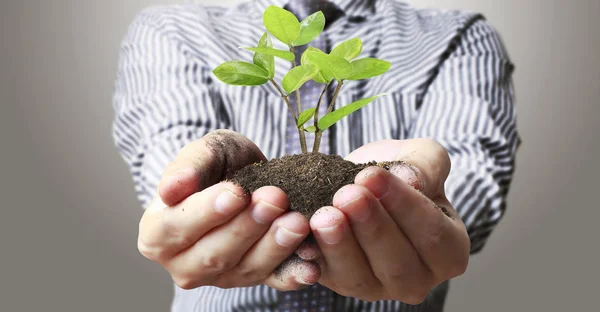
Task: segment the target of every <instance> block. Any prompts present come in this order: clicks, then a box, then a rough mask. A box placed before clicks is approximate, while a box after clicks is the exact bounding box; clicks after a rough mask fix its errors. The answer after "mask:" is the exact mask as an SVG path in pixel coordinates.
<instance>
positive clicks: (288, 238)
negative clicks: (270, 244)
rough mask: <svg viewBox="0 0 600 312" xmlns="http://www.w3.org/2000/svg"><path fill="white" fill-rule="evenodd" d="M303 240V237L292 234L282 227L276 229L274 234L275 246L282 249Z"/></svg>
mask: <svg viewBox="0 0 600 312" xmlns="http://www.w3.org/2000/svg"><path fill="white" fill-rule="evenodd" d="M303 238H304V235H302V234H298V233H294V232H292V231H290V230H288V229H286V228H284V227H282V226H280V227H279V228H277V232H275V241H276V242H277V244H279V245H281V246H283V247H290V246H292V245H295V244H298V243H300V241H301V240H302V239H303Z"/></svg>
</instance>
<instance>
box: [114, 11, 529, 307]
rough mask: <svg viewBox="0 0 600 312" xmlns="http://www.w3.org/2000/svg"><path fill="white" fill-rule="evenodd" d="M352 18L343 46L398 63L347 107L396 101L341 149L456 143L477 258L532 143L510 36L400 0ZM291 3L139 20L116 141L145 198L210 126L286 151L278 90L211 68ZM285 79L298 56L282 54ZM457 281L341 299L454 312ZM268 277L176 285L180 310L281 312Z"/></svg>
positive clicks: (123, 78) (356, 87)
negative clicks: (242, 83) (522, 132)
mask: <svg viewBox="0 0 600 312" xmlns="http://www.w3.org/2000/svg"><path fill="white" fill-rule="evenodd" d="M334 2H335V3H336V4H337V5H338V6H339V7H340V8H341V9H343V10H344V12H345V14H346V16H345V17H343V18H340V19H339V20H337V21H336V22H335V23H334V24H332V25H331V26H330V27H329V28H328V29H327V36H328V38H329V39H331V41H332V42H334V43H335V42H341V41H343V40H346V39H349V38H352V37H357V36H358V37H360V38H361V39H362V40H363V44H364V48H363V53H362V56H363V57H366V56H373V57H378V58H381V59H385V60H389V61H391V62H392V68H391V69H390V71H389V72H388V73H386V74H385V75H383V76H380V77H376V78H374V79H371V80H367V81H351V82H347V84H346V85H345V86H344V90H343V92H342V94H341V95H340V97H339V99H338V101H337V107H340V106H342V105H345V104H348V103H350V102H352V101H354V100H357V99H360V98H363V97H367V96H370V95H374V94H377V93H381V92H388V93H391V95H390V96H387V97H383V98H380V99H378V100H377V101H376V102H374V103H373V104H370V105H369V106H367V107H365V108H364V109H362V110H360V111H358V112H357V113H354V114H353V115H351V116H349V117H347V118H345V119H343V120H342V121H341V122H339V123H338V124H337V125H336V126H335V127H334V129H333V131H331V134H330V135H331V136H332V137H334V138H335V140H331V141H330V142H331V143H332V144H331V145H330V152H331V153H337V154H340V155H342V156H344V155H347V154H348V153H350V152H351V151H352V150H354V149H356V148H358V147H360V146H362V145H364V144H366V143H368V142H371V141H376V140H382V139H407V138H417V137H428V138H432V139H434V140H436V141H438V142H440V143H441V144H442V145H443V146H445V147H446V149H447V150H448V152H449V154H450V158H451V160H452V170H451V173H450V176H449V178H448V181H447V183H446V192H447V195H448V198H449V199H450V201H451V202H452V203H453V204H454V206H455V207H456V209H457V210H458V212H459V214H460V216H461V217H462V218H463V220H464V222H465V224H466V226H467V229H468V232H469V235H470V238H471V243H472V250H471V251H472V253H475V252H478V251H479V250H481V248H482V247H483V245H484V243H485V241H486V239H487V238H488V236H489V235H490V233H491V232H492V230H493V228H494V227H495V225H496V224H497V223H498V221H499V220H500V218H501V217H502V215H503V214H504V211H505V205H506V195H507V192H508V189H509V185H510V182H511V178H512V173H513V170H514V158H515V152H516V149H517V146H518V145H519V142H520V139H519V136H518V133H517V129H516V120H515V110H514V93H513V86H512V80H511V75H512V71H513V65H512V64H511V62H510V60H509V58H508V56H507V54H506V52H505V50H504V48H503V46H502V44H501V41H500V38H499V36H498V35H497V33H496V32H495V31H494V30H493V28H492V27H491V26H490V25H488V24H487V23H486V22H485V20H484V18H483V17H482V16H481V15H478V14H472V13H466V12H460V11H440V10H423V9H415V8H413V7H411V6H410V5H408V4H405V3H401V2H397V1H394V0H378V1H374V0H371V1H368V0H352V1H351V0H340V1H334ZM285 3H286V1H285V0H275V1H267V0H257V1H253V2H247V3H242V4H239V5H238V6H236V7H235V8H232V9H223V8H213V7H204V6H202V5H199V4H189V5H177V6H166V7H154V8H150V9H147V10H144V11H143V12H142V13H141V14H140V15H139V16H138V17H137V18H136V20H135V21H134V22H133V24H132V25H131V27H130V29H129V32H128V33H127V35H126V36H125V38H124V41H123V44H122V49H121V60H120V63H119V71H118V79H117V83H116V93H115V96H114V109H115V112H116V117H115V121H114V128H113V129H114V138H115V141H116V145H117V147H118V149H119V151H120V152H121V154H122V156H123V157H124V159H125V161H126V162H127V163H128V164H129V166H130V169H131V173H132V176H133V180H134V182H135V189H136V193H137V196H138V198H139V200H140V201H141V203H142V204H143V205H146V204H147V203H148V202H149V201H150V200H151V198H152V197H154V196H155V190H156V186H157V184H158V182H159V179H160V176H161V173H162V170H163V168H164V167H165V166H166V164H167V163H168V162H169V161H170V160H172V159H173V158H174V157H175V155H176V154H177V152H178V151H179V149H180V148H181V147H182V146H183V145H184V144H186V143H187V142H190V141H192V140H196V139H198V138H200V137H202V136H203V135H205V134H206V133H208V132H209V131H212V130H215V129H219V128H228V129H232V130H235V131H237V132H240V133H242V134H244V135H245V136H247V137H248V138H250V139H251V140H252V141H254V142H255V143H256V144H257V145H258V146H259V147H260V148H261V150H262V151H263V152H264V153H265V155H266V156H267V157H268V158H272V157H279V156H282V155H283V154H284V153H285V145H286V144H285V141H286V127H287V121H288V118H287V113H288V112H287V108H286V107H285V105H283V103H282V102H281V97H280V96H279V95H278V93H277V91H276V90H275V89H274V88H273V87H272V86H270V85H264V86H261V87H234V86H228V85H225V84H223V83H221V82H220V81H218V80H216V79H215V78H214V77H212V74H211V71H212V69H213V68H215V67H216V66H218V65H219V64H220V63H222V62H224V61H227V60H232V59H242V60H248V61H251V57H252V54H251V53H248V52H246V51H241V50H240V49H238V47H239V46H254V45H255V44H256V41H257V39H258V38H260V36H261V34H262V33H263V32H264V27H263V25H262V18H261V15H262V12H263V11H264V9H265V8H266V7H267V6H268V5H270V4H275V5H278V6H284V5H285ZM277 62H278V63H277V73H276V80H278V81H280V80H281V78H282V77H283V75H284V74H285V72H287V70H288V69H289V66H290V65H289V64H288V63H287V62H285V61H283V60H278V61H277ZM447 288H448V283H444V284H442V285H440V286H439V287H438V288H436V289H435V290H434V291H433V292H432V293H431V294H430V296H429V297H428V299H427V300H426V301H425V302H424V303H423V304H421V305H418V306H409V305H405V304H403V303H400V302H393V301H381V302H374V303H367V302H361V301H359V300H356V299H353V298H338V299H336V300H338V302H337V303H336V307H337V310H339V311H442V307H443V302H444V298H445V295H446V292H447ZM276 305H277V291H275V290H273V289H270V288H268V287H267V286H264V285H262V286H257V287H252V288H235V289H219V288H215V287H201V288H198V289H195V290H190V291H184V290H181V289H179V288H177V287H176V292H175V298H174V301H173V311H202V312H218V311H276V308H275V307H276Z"/></svg>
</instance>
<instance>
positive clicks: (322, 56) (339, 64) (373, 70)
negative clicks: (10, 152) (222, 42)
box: [213, 6, 391, 153]
mask: <svg viewBox="0 0 600 312" xmlns="http://www.w3.org/2000/svg"><path fill="white" fill-rule="evenodd" d="M263 23H264V25H265V28H266V29H267V31H268V33H264V34H263V35H262V37H261V38H260V40H259V41H258V44H257V46H256V47H245V48H244V49H246V50H249V51H252V52H254V58H253V62H252V63H249V62H245V61H228V62H225V63H223V64H221V65H219V66H218V67H217V68H215V69H214V70H213V73H214V75H215V76H216V77H217V78H218V79H219V80H221V81H222V82H224V83H227V84H230V85H235V86H258V85H262V84H265V83H268V82H270V83H272V84H273V85H274V86H275V88H276V89H277V91H278V92H279V93H280V94H281V97H282V98H283V100H284V102H285V104H286V105H287V107H288V109H289V111H290V114H291V115H292V117H293V118H294V121H295V122H296V126H297V127H298V133H299V135H300V146H301V148H302V153H307V152H308V148H307V146H306V138H305V135H304V132H312V133H315V142H314V146H313V149H312V151H313V152H318V151H319V147H320V144H321V137H322V135H323V131H325V130H327V129H328V128H329V127H331V126H332V125H334V124H335V123H336V122H338V121H339V120H341V119H342V118H344V117H346V116H348V115H349V114H351V113H353V112H355V111H357V110H359V109H361V108H362V107H364V106H365V105H367V104H369V103H371V102H373V101H374V100H376V99H377V98H378V97H380V96H382V95H384V94H378V95H375V96H372V97H369V98H365V99H362V100H358V101H356V102H353V103H351V104H348V105H345V106H343V107H341V108H339V109H337V110H335V111H333V108H334V106H335V101H336V99H337V97H338V94H339V93H340V90H341V88H342V86H343V85H344V81H346V80H362V79H369V78H372V77H375V76H379V75H382V74H384V73H385V72H387V71H388V70H389V69H390V66H391V64H390V62H387V61H384V60H380V59H376V58H361V59H355V58H356V57H358V56H359V54H360V53H361V51H362V41H361V40H360V38H352V39H349V40H346V41H344V42H342V43H340V44H338V45H336V46H335V47H334V48H333V49H332V50H331V53H329V54H327V53H324V52H323V51H321V50H319V49H317V48H314V47H310V46H309V47H307V49H306V51H305V52H304V53H303V54H302V57H301V64H296V59H295V55H294V47H297V46H302V45H306V44H309V43H310V42H311V41H313V40H314V39H315V38H317V37H318V36H319V35H320V34H321V32H322V31H323V28H324V27H325V16H324V15H323V13H322V12H321V11H319V12H316V13H314V14H312V15H310V16H308V17H307V18H305V19H304V20H302V22H299V21H298V19H297V18H296V16H294V14H292V13H291V12H289V11H287V10H285V9H282V8H279V7H277V6H269V7H268V8H267V9H266V10H265V12H264V14H263ZM269 33H270V35H272V36H273V37H275V38H276V39H277V40H279V41H281V42H282V43H284V44H285V45H287V46H288V47H289V51H286V50H279V49H275V48H273V43H272V41H271V37H270V35H269ZM275 57H278V58H281V59H284V60H287V61H289V62H292V69H291V70H290V71H289V72H288V73H287V74H286V75H285V76H284V77H283V79H282V81H281V84H278V83H277V82H276V81H275V80H274V76H275ZM310 80H314V81H315V82H317V83H319V84H323V91H322V92H321V96H320V97H319V101H318V102H317V104H316V107H314V108H309V109H307V110H304V111H303V110H302V103H301V102H300V87H302V85H303V84H304V83H306V82H307V81H310ZM334 80H335V83H337V86H336V88H335V91H334V93H333V97H332V99H331V101H330V103H329V106H328V108H327V113H326V114H325V116H323V117H321V118H319V107H320V106H321V101H322V99H323V95H324V94H325V92H326V91H327V88H328V87H329V85H331V84H332V83H333V81H334ZM292 93H295V96H296V105H297V110H296V111H294V109H293V108H292V105H291V104H290V101H289V96H290V94H292ZM311 118H312V119H313V120H314V123H313V124H312V125H308V126H307V123H308V121H309V120H310V119H311Z"/></svg>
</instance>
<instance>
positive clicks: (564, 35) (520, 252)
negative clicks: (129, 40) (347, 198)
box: [0, 0, 600, 311]
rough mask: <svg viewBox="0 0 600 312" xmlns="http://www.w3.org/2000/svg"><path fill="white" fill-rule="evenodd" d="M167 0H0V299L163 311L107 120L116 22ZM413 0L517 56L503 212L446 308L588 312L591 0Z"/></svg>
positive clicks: (593, 101)
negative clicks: (466, 16) (481, 30)
mask: <svg viewBox="0 0 600 312" xmlns="http://www.w3.org/2000/svg"><path fill="white" fill-rule="evenodd" d="M176 2H179V1H150V0H135V1H134V0H130V1H117V0H104V1H85V0H71V1H68V0H53V1H41V0H38V1H34V0H14V1H10V0H8V1H7V0H2V1H1V2H0V105H1V112H0V140H1V141H0V142H1V145H0V157H1V160H2V161H0V174H1V178H0V200H1V202H2V210H1V215H0V255H1V256H0V311H167V309H168V306H169V301H170V299H171V291H172V288H171V284H170V281H169V278H168V275H167V274H166V273H164V272H163V271H162V269H161V268H160V267H159V266H158V265H154V264H152V263H150V262H149V261H147V260H145V259H144V258H143V257H141V256H140V255H138V253H137V250H136V247H135V246H136V244H135V241H136V235H137V223H138V220H139V217H140V216H141V213H142V211H141V209H140V207H139V205H138V203H137V202H136V200H135V199H134V194H133V187H132V183H131V182H130V181H131V180H130V177H129V175H128V172H127V169H126V166H125V164H124V163H123V162H122V161H121V159H120V157H119V156H118V155H117V153H116V151H115V149H114V148H113V143H112V139H111V135H110V125H111V118H112V109H111V93H112V89H113V80H114V78H115V72H116V64H117V56H118V48H119V42H120V40H121V38H122V37H123V35H124V33H125V31H126V28H127V26H128V24H129V23H130V22H131V20H132V19H133V17H134V15H135V14H136V12H138V11H139V10H140V9H142V8H143V7H146V6H148V5H150V4H153V3H176ZM217 2H220V3H233V2H234V1H206V3H217ZM413 2H414V3H415V4H417V5H419V6H434V7H439V6H441V7H447V8H466V9H469V10H475V11H480V12H483V13H485V15H486V16H487V17H488V19H489V20H490V21H491V23H492V24H493V25H495V26H496V28H497V29H498V30H499V31H500V32H501V34H502V35H503V38H504V40H505V43H506V45H507V47H508V49H509V51H510V55H511V56H512V59H513V60H514V62H515V63H516V64H517V71H516V76H515V79H516V85H517V91H518V115H519V119H518V121H519V128H520V132H521V134H522V136H523V139H524V144H523V146H522V148H521V149H520V152H519V155H518V159H517V160H518V169H517V174H516V176H515V180H514V184H513V188H512V191H511V193H510V200H509V207H508V214H507V215H506V218H505V219H504V220H503V221H502V222H501V224H500V225H499V226H498V228H497V230H496V231H495V233H494V235H492V237H491V239H490V241H489V243H488V245H487V247H486V248H485V249H484V251H483V253H482V254H480V255H477V256H475V257H474V258H472V261H471V264H470V267H469V269H468V272H467V273H466V274H465V275H464V276H463V277H460V278H457V279H456V280H455V281H454V282H453V283H452V286H451V293H450V297H449V300H448V306H447V307H448V309H447V310H448V311H598V307H596V306H595V304H594V303H595V302H597V297H595V296H596V295H597V294H596V292H595V291H594V290H598V287H597V286H596V280H597V279H598V277H600V276H599V271H600V269H599V268H598V264H599V260H600V259H599V257H598V237H599V235H597V231H596V228H597V227H596V225H597V222H598V220H599V217H600V213H599V210H600V208H599V207H598V201H597V198H598V196H597V194H598V193H596V192H598V189H597V188H598V185H599V183H598V182H597V177H598V174H599V173H600V172H599V169H598V168H599V165H598V163H597V161H598V160H600V148H599V145H598V143H600V142H599V140H598V136H599V135H600V128H599V126H598V122H599V120H600V108H599V106H600V105H599V98H600V21H599V20H598V16H600V1H598V0H577V1H566V0H544V1H542V0H452V1H450V0H446V1H434V0H428V1H413Z"/></svg>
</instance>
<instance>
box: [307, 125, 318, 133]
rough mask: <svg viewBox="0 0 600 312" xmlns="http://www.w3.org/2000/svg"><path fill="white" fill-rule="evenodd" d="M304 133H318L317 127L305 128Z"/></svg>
mask: <svg viewBox="0 0 600 312" xmlns="http://www.w3.org/2000/svg"><path fill="white" fill-rule="evenodd" d="M304 131H306V132H317V127H315V126H309V127H306V128H304Z"/></svg>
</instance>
